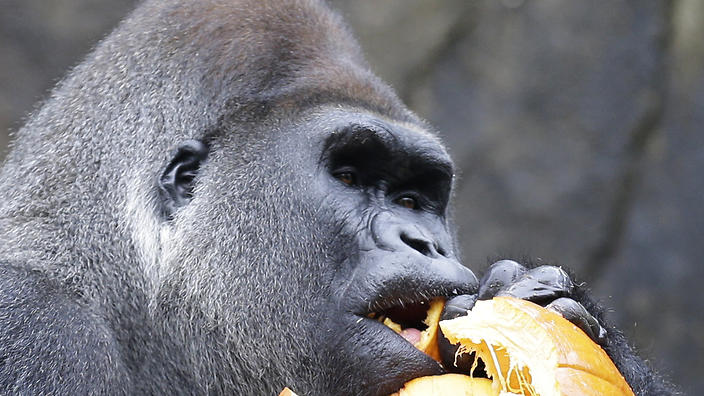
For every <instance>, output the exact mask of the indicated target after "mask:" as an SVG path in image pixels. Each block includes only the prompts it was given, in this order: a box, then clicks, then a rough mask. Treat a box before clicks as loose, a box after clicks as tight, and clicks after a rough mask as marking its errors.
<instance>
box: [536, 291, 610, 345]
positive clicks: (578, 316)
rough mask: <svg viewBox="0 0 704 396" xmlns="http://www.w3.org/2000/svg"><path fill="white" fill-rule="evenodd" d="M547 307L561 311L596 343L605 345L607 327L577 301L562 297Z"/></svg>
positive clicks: (563, 315)
mask: <svg viewBox="0 0 704 396" xmlns="http://www.w3.org/2000/svg"><path fill="white" fill-rule="evenodd" d="M545 308H547V309H550V310H553V311H555V312H557V313H559V314H560V315H562V317H563V318H565V319H567V320H569V321H570V322H572V323H574V324H575V325H576V326H577V327H579V328H580V329H582V331H584V332H585V333H586V334H587V335H588V336H589V338H591V339H592V340H594V341H595V342H596V343H598V344H602V345H603V344H604V342H605V341H606V329H604V328H603V327H602V326H601V325H600V324H599V321H598V320H596V318H595V317H594V316H592V314H590V313H589V311H587V309H586V308H584V306H583V305H582V304H580V303H578V302H577V301H575V300H573V299H571V298H566V297H562V298H558V299H557V300H555V301H553V302H551V303H550V304H548V305H547V306H546V307H545Z"/></svg>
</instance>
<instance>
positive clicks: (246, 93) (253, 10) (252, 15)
mask: <svg viewBox="0 0 704 396" xmlns="http://www.w3.org/2000/svg"><path fill="white" fill-rule="evenodd" d="M146 8H147V10H142V11H141V12H140V11H137V13H139V14H142V15H144V18H149V19H151V20H152V21H150V22H153V25H154V26H159V29H153V30H152V31H151V32H150V33H151V35H152V36H151V37H146V38H147V40H148V41H151V42H152V43H151V44H150V43H145V44H146V46H151V45H155V46H157V48H155V52H156V53H157V54H159V55H158V56H159V57H161V58H162V59H163V57H164V55H166V57H173V58H177V59H174V60H175V61H176V62H177V63H178V64H180V65H183V67H184V68H187V70H188V75H189V78H191V79H195V78H199V79H200V80H199V81H197V82H198V83H199V84H202V85H201V87H200V88H204V87H205V88H207V89H208V90H212V91H210V93H211V94H213V93H216V92H218V93H220V94H222V95H226V96H227V95H231V96H232V97H231V98H229V99H230V100H229V101H226V102H225V103H227V105H228V106H229V109H230V110H232V109H234V108H237V109H241V110H243V111H242V112H241V113H242V114H243V115H245V116H252V115H253V114H260V112H261V111H262V110H263V109H264V110H268V109H270V108H272V107H279V108H280V107H286V108H288V109H290V110H300V109H301V107H302V106H308V105H315V104H319V103H320V102H323V101H327V102H330V103H340V102H348V103H350V104H353V105H362V106H363V107H365V108H371V109H374V110H377V111H379V112H382V113H388V114H393V115H395V116H396V117H404V118H407V117H411V116H410V115H409V113H408V112H407V110H406V109H405V108H404V107H403V105H402V104H401V103H400V102H399V101H398V99H397V98H396V96H395V94H394V93H393V91H391V90H390V89H389V88H388V87H386V86H385V85H384V84H383V83H382V82H380V81H379V79H378V78H377V77H376V76H374V75H373V74H372V73H371V72H370V71H369V70H368V67H367V65H366V64H365V62H364V60H363V57H362V55H361V51H360V49H359V46H358V45H357V43H356V41H355V40H354V39H353V38H352V36H351V34H350V33H349V31H348V29H347V27H346V25H345V24H344V23H343V22H342V21H341V19H340V17H339V16H338V15H337V14H335V13H333V12H331V11H330V10H329V9H328V8H327V7H326V6H324V5H323V4H321V2H319V1H313V0H293V1H272V0H264V1H256V0H240V1H237V0H233V1H210V0H206V1H198V2H189V1H181V2H175V3H173V2H172V3H167V2H154V3H153V4H152V5H150V4H147V5H146ZM164 21H168V22H167V24H164ZM144 23H145V22H144V21H140V22H139V23H138V24H137V25H136V26H133V27H132V26H129V25H130V24H129V21H128V26H127V27H126V29H127V30H128V31H133V30H139V31H141V30H142V29H143V28H142V27H143V26H144ZM142 37H144V35H141V37H140V39H141V38H142ZM143 46H144V45H143V44H142V45H140V47H143ZM217 100H220V101H221V100H222V97H218V98H217ZM221 102H222V101H221ZM253 110H254V112H253Z"/></svg>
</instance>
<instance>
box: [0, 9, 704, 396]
mask: <svg viewBox="0 0 704 396" xmlns="http://www.w3.org/2000/svg"><path fill="white" fill-rule="evenodd" d="M332 1H333V3H334V4H335V6H336V7H338V8H339V9H341V10H342V12H343V13H344V14H345V16H346V17H347V19H348V20H349V21H350V23H351V25H352V27H353V29H354V30H355V32H356V33H357V35H358V36H359V38H360V40H361V42H362V46H363V47H364V48H365V51H366V52H367V55H368V58H369V61H370V63H371V64H372V66H373V68H374V69H375V70H376V71H377V72H378V74H380V75H381V76H382V77H383V78H384V79H386V80H387V81H389V82H390V83H391V84H392V85H393V86H394V87H395V88H396V89H397V91H398V92H399V93H400V95H401V96H402V97H403V99H404V100H405V101H406V102H407V103H408V104H409V106H410V107H411V108H412V109H414V110H415V111H417V112H418V113H419V114H420V115H421V116H423V117H425V118H426V119H428V120H429V121H430V122H431V123H432V124H434V125H435V126H437V128H438V129H439V130H440V131H441V134H442V135H443V137H444V140H445V142H446V143H447V144H448V146H449V148H450V150H451V152H452V154H453V156H454V158H455V160H456V162H457V163H458V165H459V167H460V169H461V174H460V178H459V183H458V188H457V191H456V202H457V207H456V218H457V222H458V227H459V231H460V238H461V240H460V242H461V244H462V248H463V253H464V260H465V262H466V264H467V265H469V266H471V267H473V268H479V269H483V268H485V266H486V265H487V257H493V258H497V257H503V256H507V255H511V256H513V257H520V256H524V255H525V256H532V257H538V258H540V259H541V260H544V261H545V262H547V263H554V262H557V263H560V264H563V265H565V266H569V267H572V268H574V269H575V271H576V272H577V274H579V275H580V276H581V278H582V279H583V280H584V281H585V282H587V284H588V285H589V286H590V287H591V288H592V289H593V290H594V292H595V294H596V296H597V297H598V298H599V299H600V300H601V301H603V302H604V304H606V305H607V306H608V307H610V308H611V309H612V312H611V313H610V316H611V319H612V320H614V321H615V322H616V323H618V325H619V326H621V328H623V329H624V330H625V331H626V333H627V334H629V336H630V337H631V338H632V340H634V343H635V344H636V345H637V346H638V348H639V349H640V351H641V353H642V354H643V355H644V356H646V357H648V358H650V359H652V361H653V364H654V365H655V366H656V367H657V368H658V369H660V370H661V371H663V372H665V373H666V374H668V375H669V376H670V378H671V379H672V380H673V381H674V382H675V383H677V384H680V386H681V387H682V390H684V391H685V393H686V394H691V395H696V394H704V378H703V377H704V375H703V374H704V298H702V296H701V295H700V294H699V293H700V292H701V289H700V288H703V289H704V265H703V264H704V263H702V258H703V257H704V204H703V203H704V202H703V201H704V178H703V177H702V173H703V172H704V133H703V132H702V126H703V125H704V2H702V1H699V0H676V1H665V0H663V1H658V0H652V1H651V0H648V1H640V0H631V1H624V0H618V1H617V0H614V1H604V2H598V3H597V2H587V1H576V0H573V1H567V0H540V1H537V0H525V1H524V0H332ZM133 5H134V1H124V0H123V1H118V0H0V144H2V147H4V145H5V144H6V142H7V136H6V132H11V131H13V130H16V129H18V128H19V126H21V124H22V120H23V119H24V118H25V117H26V116H27V114H28V113H29V112H30V111H31V110H32V109H33V108H35V107H36V106H37V103H38V101H40V100H42V99H43V98H46V96H47V94H48V91H49V89H50V88H51V87H52V86H53V85H54V84H55V83H56V82H57V81H58V80H59V79H60V78H61V76H62V75H64V74H65V73H66V71H67V70H68V69H69V68H70V67H71V66H72V65H76V64H77V63H78V62H80V59H81V58H82V57H83V56H84V55H85V54H86V53H87V52H88V51H89V50H90V48H91V47H92V46H94V45H95V43H96V42H97V41H98V40H99V39H101V38H102V37H104V36H105V35H106V34H107V32H108V31H109V30H110V29H112V28H113V27H114V26H115V25H116V24H117V23H118V21H119V20H120V19H121V18H123V17H124V16H125V15H126V13H127V12H128V11H129V10H130V9H131V8H132V6H133Z"/></svg>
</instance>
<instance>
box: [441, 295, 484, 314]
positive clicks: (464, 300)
mask: <svg viewBox="0 0 704 396" xmlns="http://www.w3.org/2000/svg"><path fill="white" fill-rule="evenodd" d="M475 302H477V295H476V294H463V295H460V296H457V297H453V298H451V299H450V300H448V301H447V302H446V303H445V307H444V308H443V309H442V315H440V320H449V319H454V318H459V317H460V316H465V315H467V311H469V310H470V309H472V308H474V303H475Z"/></svg>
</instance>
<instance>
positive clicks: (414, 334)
mask: <svg viewBox="0 0 704 396" xmlns="http://www.w3.org/2000/svg"><path fill="white" fill-rule="evenodd" d="M398 334H399V335H400V336H401V337H403V338H405V339H406V341H408V342H410V343H411V344H413V345H414V346H416V345H417V344H418V343H419V342H420V338H421V331H420V330H418V329H416V328H413V327H410V328H408V329H403V330H401V332H400V333H398Z"/></svg>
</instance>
